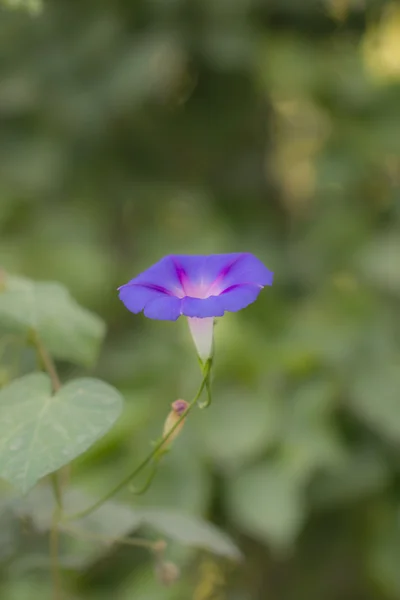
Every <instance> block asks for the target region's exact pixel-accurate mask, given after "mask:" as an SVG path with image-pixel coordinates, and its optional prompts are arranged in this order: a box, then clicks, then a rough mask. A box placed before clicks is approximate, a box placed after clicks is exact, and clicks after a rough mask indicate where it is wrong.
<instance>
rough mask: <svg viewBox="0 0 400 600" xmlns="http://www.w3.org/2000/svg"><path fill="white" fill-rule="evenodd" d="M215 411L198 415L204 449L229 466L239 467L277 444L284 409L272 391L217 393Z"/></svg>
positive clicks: (206, 452)
mask: <svg viewBox="0 0 400 600" xmlns="http://www.w3.org/2000/svg"><path fill="white" fill-rule="evenodd" d="M215 394H216V395H217V396H218V402H215V403H214V405H213V410H212V411H211V410H210V411H208V410H207V411H203V412H202V413H201V414H199V415H198V416H197V417H196V423H195V425H197V426H198V427H199V444H200V445H201V449H202V452H203V453H205V454H206V455H207V456H209V457H210V458H212V459H213V460H214V461H216V462H218V463H222V465H223V466H226V467H227V468H233V469H235V468H236V469H237V468H239V467H240V466H241V465H242V463H243V462H244V461H246V460H249V459H251V458H252V457H254V456H255V455H257V454H258V453H260V452H262V451H264V450H265V449H266V448H268V447H270V446H271V444H273V443H274V442H275V441H276V439H277V437H278V431H279V425H280V417H281V411H280V408H279V405H278V402H277V399H276V398H274V397H271V395H270V394H268V393H264V392H263V391H261V390H260V391H258V393H257V395H255V394H254V392H252V391H250V390H249V391H246V390H245V389H243V390H242V391H240V390H235V389H231V390H230V391H229V390H227V391H223V390H221V392H218V394H217V393H215Z"/></svg>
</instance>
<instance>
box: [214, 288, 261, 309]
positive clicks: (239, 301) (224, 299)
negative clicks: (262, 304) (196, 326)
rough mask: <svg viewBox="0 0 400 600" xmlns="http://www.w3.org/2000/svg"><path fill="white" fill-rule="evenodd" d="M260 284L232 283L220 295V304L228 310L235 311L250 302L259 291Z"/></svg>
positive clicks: (255, 297)
mask: <svg viewBox="0 0 400 600" xmlns="http://www.w3.org/2000/svg"><path fill="white" fill-rule="evenodd" d="M261 289H262V287H261V286H260V285H253V284H245V285H234V286H232V287H230V288H228V289H227V290H225V291H224V292H222V294H221V295H220V297H219V299H220V302H221V306H223V307H224V309H225V310H228V311H230V312H236V311H238V310H241V309H242V308H246V306H249V304H252V303H253V302H254V301H255V300H256V299H257V296H258V294H259V293H260V292H261Z"/></svg>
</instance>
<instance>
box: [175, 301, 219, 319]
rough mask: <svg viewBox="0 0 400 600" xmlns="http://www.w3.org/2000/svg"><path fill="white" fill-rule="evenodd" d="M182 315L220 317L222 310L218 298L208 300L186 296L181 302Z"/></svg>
mask: <svg viewBox="0 0 400 600" xmlns="http://www.w3.org/2000/svg"><path fill="white" fill-rule="evenodd" d="M182 314H183V315H185V316H186V317H200V318H205V317H222V315H223V314H224V308H223V306H222V304H221V301H220V298H219V296H210V297H209V298H191V297H190V296H186V298H183V300H182Z"/></svg>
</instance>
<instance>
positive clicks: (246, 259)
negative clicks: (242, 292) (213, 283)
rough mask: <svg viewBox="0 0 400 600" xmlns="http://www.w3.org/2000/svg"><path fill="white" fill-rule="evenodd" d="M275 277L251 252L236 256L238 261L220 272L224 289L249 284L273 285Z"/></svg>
mask: <svg viewBox="0 0 400 600" xmlns="http://www.w3.org/2000/svg"><path fill="white" fill-rule="evenodd" d="M228 256H229V255H228ZM273 276H274V274H273V273H272V271H270V270H269V269H267V267H266V266H265V265H264V264H263V263H262V262H261V261H260V260H259V259H258V258H257V257H256V256H254V255H253V254H250V253H249V252H243V253H241V254H238V255H236V259H235V260H233V261H232V262H231V263H230V264H227V265H226V266H225V267H223V268H222V270H221V272H220V279H221V287H222V288H223V289H226V288H228V287H230V286H233V285H241V284H248V283H250V284H257V285H261V286H264V285H272V280H273Z"/></svg>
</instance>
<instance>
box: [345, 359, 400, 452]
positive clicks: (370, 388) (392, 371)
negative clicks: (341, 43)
mask: <svg viewBox="0 0 400 600" xmlns="http://www.w3.org/2000/svg"><path fill="white" fill-rule="evenodd" d="M350 391H351V404H350V406H351V408H352V409H353V410H354V412H355V413H356V414H357V415H358V416H359V417H360V418H361V419H362V420H363V421H365V422H366V423H368V425H369V426H370V427H371V428H372V429H374V430H375V431H377V432H378V433H380V434H381V435H382V436H383V437H385V438H388V439H389V441H392V442H393V441H394V442H398V441H399V440H400V412H399V398H400V369H399V365H398V363H397V362H395V361H393V362H387V363H385V362H381V361H380V362H379V363H378V364H376V365H375V368H373V367H372V368H368V366H367V367H366V368H364V369H363V370H362V371H361V372H360V373H359V374H357V376H355V377H354V379H353V381H352V382H351V386H350Z"/></svg>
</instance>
